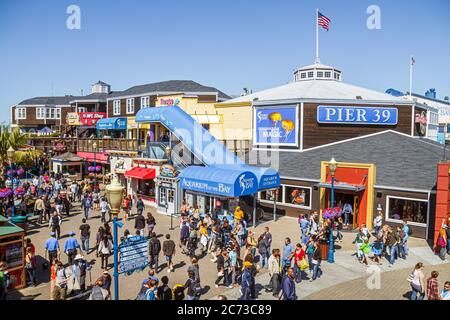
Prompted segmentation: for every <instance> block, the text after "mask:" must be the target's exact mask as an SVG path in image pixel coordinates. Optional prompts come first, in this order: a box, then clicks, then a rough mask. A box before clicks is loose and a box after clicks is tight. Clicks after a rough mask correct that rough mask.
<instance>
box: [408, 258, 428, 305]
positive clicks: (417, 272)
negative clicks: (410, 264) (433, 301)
mask: <svg viewBox="0 0 450 320" xmlns="http://www.w3.org/2000/svg"><path fill="white" fill-rule="evenodd" d="M423 269H424V266H423V263H422V262H419V263H417V264H416V266H415V267H414V270H413V271H412V273H411V275H410V276H409V277H408V281H409V282H410V284H411V295H410V300H423V298H424V296H425V289H426V286H425V274H424V273H423Z"/></svg>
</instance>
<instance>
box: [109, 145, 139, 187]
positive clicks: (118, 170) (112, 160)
mask: <svg viewBox="0 0 450 320" xmlns="http://www.w3.org/2000/svg"><path fill="white" fill-rule="evenodd" d="M108 155H109V165H110V168H111V169H110V170H111V173H113V174H115V175H117V178H118V179H119V182H120V184H121V185H122V186H123V187H124V188H125V192H126V193H127V194H128V180H127V178H126V177H125V172H127V171H128V170H129V169H131V167H132V160H133V158H134V157H136V156H137V153H135V152H134V153H130V152H126V151H109V153H108Z"/></svg>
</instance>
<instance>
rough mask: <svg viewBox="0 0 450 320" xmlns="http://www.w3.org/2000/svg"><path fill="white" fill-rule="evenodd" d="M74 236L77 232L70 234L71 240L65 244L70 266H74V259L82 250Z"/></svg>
mask: <svg viewBox="0 0 450 320" xmlns="http://www.w3.org/2000/svg"><path fill="white" fill-rule="evenodd" d="M74 235H75V232H73V231H71V232H70V233H69V236H70V237H69V239H67V240H66V243H65V244H64V252H65V253H66V254H67V257H68V259H69V264H73V259H74V257H75V255H76V254H77V249H78V248H80V245H79V244H78V241H77V239H76V238H74Z"/></svg>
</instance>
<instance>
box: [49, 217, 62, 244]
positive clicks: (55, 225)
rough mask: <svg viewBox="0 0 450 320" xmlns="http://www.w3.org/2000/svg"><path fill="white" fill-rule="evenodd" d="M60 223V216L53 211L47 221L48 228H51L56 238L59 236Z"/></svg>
mask: <svg viewBox="0 0 450 320" xmlns="http://www.w3.org/2000/svg"><path fill="white" fill-rule="evenodd" d="M61 223H62V218H61V216H60V215H59V214H58V213H57V212H56V211H55V212H54V213H53V216H52V217H51V218H50V221H49V222H48V226H49V228H51V229H52V232H55V233H56V237H57V238H58V239H59V238H60V237H61Z"/></svg>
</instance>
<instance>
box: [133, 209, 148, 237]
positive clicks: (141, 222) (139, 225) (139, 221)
mask: <svg viewBox="0 0 450 320" xmlns="http://www.w3.org/2000/svg"><path fill="white" fill-rule="evenodd" d="M134 228H135V229H136V230H137V231H139V234H140V235H142V236H144V229H145V218H144V216H143V215H142V212H138V214H137V216H136V218H135V219H134Z"/></svg>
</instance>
